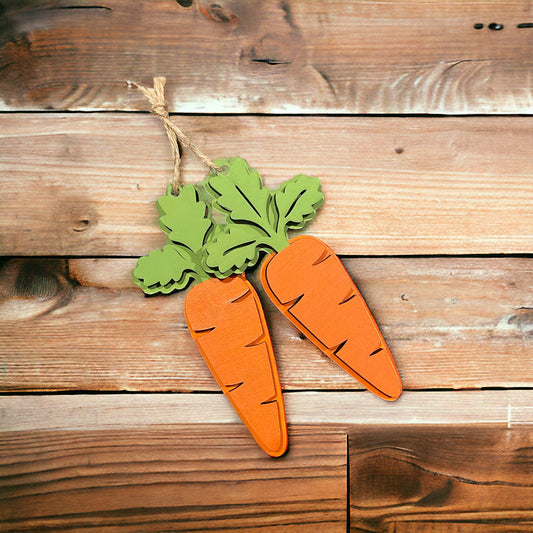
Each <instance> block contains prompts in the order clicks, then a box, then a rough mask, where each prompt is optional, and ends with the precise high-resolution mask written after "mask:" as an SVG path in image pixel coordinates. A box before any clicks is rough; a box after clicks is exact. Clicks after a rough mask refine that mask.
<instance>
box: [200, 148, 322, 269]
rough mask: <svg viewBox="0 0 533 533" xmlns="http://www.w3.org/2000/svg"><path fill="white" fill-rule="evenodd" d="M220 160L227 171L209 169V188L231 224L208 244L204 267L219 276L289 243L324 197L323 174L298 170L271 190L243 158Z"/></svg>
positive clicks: (217, 206)
mask: <svg viewBox="0 0 533 533" xmlns="http://www.w3.org/2000/svg"><path fill="white" fill-rule="evenodd" d="M215 164H216V165H217V166H218V167H222V168H223V169H224V171H223V172H222V173H218V174H213V173H210V174H209V175H208V176H207V178H206V180H205V183H204V187H205V189H206V190H207V192H208V193H209V194H210V195H211V196H213V198H214V201H213V207H214V208H215V209H218V210H219V211H221V212H223V213H225V214H226V226H225V227H224V229H221V230H220V232H217V235H215V236H213V238H212V239H211V240H210V242H209V243H208V244H207V245H206V246H205V248H204V253H205V256H204V265H205V269H206V270H207V271H209V272H212V273H213V274H214V275H216V276H217V277H219V278H225V277H227V276H228V275H230V274H232V273H235V274H240V273H242V272H244V271H245V270H246V269H247V268H248V267H251V266H254V265H255V264H256V263H257V261H258V260H259V258H260V256H261V253H262V252H272V251H277V252H279V251H280V250H282V249H283V248H285V247H286V246H288V245H289V241H288V237H287V231H288V230H297V229H302V228H303V227H304V226H305V224H306V223H307V222H309V221H310V220H311V219H312V218H313V217H314V216H315V214H316V211H317V209H318V208H319V207H320V206H321V205H322V203H323V201H324V194H323V193H322V190H321V186H320V181H319V180H318V178H313V177H310V176H306V175H304V174H298V175H297V176H295V177H294V178H292V179H290V180H288V181H285V182H284V183H282V184H281V186H280V187H279V189H276V190H271V189H269V188H268V187H265V186H264V185H263V182H262V180H261V176H260V175H259V173H258V172H257V171H256V170H255V169H251V168H250V167H249V166H248V163H247V162H246V161H245V160H244V159H242V158H240V157H234V158H227V159H218V160H217V161H215Z"/></svg>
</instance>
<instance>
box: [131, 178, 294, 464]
mask: <svg viewBox="0 0 533 533" xmlns="http://www.w3.org/2000/svg"><path fill="white" fill-rule="evenodd" d="M157 206H158V209H159V212H160V213H161V215H162V216H161V218H160V225H161V228H162V229H163V231H165V233H167V235H168V240H167V244H166V245H165V247H164V248H163V249H162V250H153V251H152V252H150V254H149V255H148V256H145V257H141V258H140V259H139V261H138V263H137V267H136V268H135V271H134V273H133V278H134V280H135V282H136V283H137V284H138V285H139V286H140V287H141V288H142V289H143V291H144V292H145V293H147V294H158V293H162V294H169V293H171V292H174V291H179V290H184V289H186V288H187V287H188V286H189V285H190V284H191V282H197V284H196V285H194V286H193V287H192V288H191V289H190V291H189V292H188V293H187V296H186V298H185V319H186V321H187V326H188V327H189V331H190V332H191V335H192V337H193V339H194V341H195V342H196V345H197V346H198V348H199V350H200V352H201V354H202V356H203V358H204V360H205V362H206V363H207V366H208V367H209V369H210V370H211V372H212V374H213V376H214V377H215V379H216V381H217V383H218V384H219V386H220V387H221V389H222V391H223V392H224V394H225V395H226V397H227V398H228V399H229V401H230V402H231V404H232V405H233V407H234V408H235V410H236V411H237V413H238V414H239V416H240V417H241V419H242V421H243V422H244V423H245V425H246V426H247V427H248V429H249V430H250V432H251V434H252V435H253V437H254V438H255V439H256V441H257V443H258V444H259V445H260V446H261V448H262V449H263V450H264V451H265V452H266V453H268V454H270V455H272V456H274V457H279V456H280V455H282V454H283V453H284V452H285V450H286V449H287V423H286V420H285V408H284V404H283V397H282V393H281V385H280V380H279V376H278V370H277V366H276V360H275V359H274V352H273V348H272V341H271V340H270V334H269V332H268V327H267V324H266V321H265V316H264V314H263V308H262V307H261V302H260V301H259V297H258V296H257V293H256V292H255V290H254V288H253V287H252V285H251V284H250V283H249V282H248V281H247V280H246V278H245V276H244V274H243V275H240V276H235V275H232V276H229V277H226V279H218V278H214V277H210V275H209V274H208V273H207V272H206V271H205V269H204V267H203V265H202V255H203V248H204V246H205V244H206V243H207V242H209V241H210V239H212V238H213V236H214V235H215V234H216V233H217V232H220V231H221V228H220V227H218V226H217V225H216V224H215V223H214V222H213V220H211V216H210V209H209V206H208V205H207V204H206V203H205V202H203V201H201V200H200V199H199V192H198V189H197V188H196V187H195V186H194V185H185V186H184V187H181V188H180V190H179V195H177V196H176V195H174V194H173V192H172V189H171V188H170V187H169V188H168V190H167V194H166V195H165V196H161V197H160V198H159V199H158V201H157Z"/></svg>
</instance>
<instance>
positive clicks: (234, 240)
mask: <svg viewBox="0 0 533 533" xmlns="http://www.w3.org/2000/svg"><path fill="white" fill-rule="evenodd" d="M204 250H205V254H204V270H206V271H207V272H210V273H212V274H214V275H216V276H217V277H219V278H225V277H227V276H229V275H230V274H240V273H241V272H244V271H245V270H246V269H247V268H248V267H250V266H253V265H255V264H256V263H257V261H258V260H259V256H260V254H261V252H262V251H263V250H268V246H266V245H265V235H264V233H263V232H262V231H261V230H260V229H259V228H258V227H257V226H254V225H251V224H228V225H227V226H225V227H224V230H223V231H222V232H220V233H219V234H218V235H216V236H215V237H214V238H213V239H212V240H210V242H208V243H207V244H206V246H205V247H204Z"/></svg>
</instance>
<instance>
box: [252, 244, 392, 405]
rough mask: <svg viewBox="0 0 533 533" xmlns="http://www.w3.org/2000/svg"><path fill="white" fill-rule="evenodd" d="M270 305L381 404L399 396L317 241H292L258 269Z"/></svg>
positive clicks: (375, 336) (369, 325)
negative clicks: (380, 399) (376, 397)
mask: <svg viewBox="0 0 533 533" xmlns="http://www.w3.org/2000/svg"><path fill="white" fill-rule="evenodd" d="M260 276H261V282H262V284H263V287H264V289H265V291H266V293H267V295H268V296H269V298H270V299H271V300H272V302H273V303H274V305H275V306H276V307H277V308H278V309H279V310H280V311H281V312H282V313H283V314H284V315H285V316H286V317H287V318H288V319H289V320H290V321H291V322H292V323H293V324H294V325H295V326H296V327H297V328H298V329H299V330H300V331H302V333H304V334H305V335H306V337H307V338H309V340H311V341H312V342H313V343H314V344H315V345H316V346H317V347H318V348H319V349H320V350H321V351H322V352H324V353H325V354H326V355H328V356H329V357H330V358H331V359H333V360H334V361H335V362H336V363H337V364H338V365H340V366H341V367H342V368H343V369H344V370H346V372H348V373H349V374H351V375H352V376H353V377H354V378H356V379H357V380H359V381H360V382H361V383H363V384H364V385H365V386H366V387H367V388H368V389H369V390H371V391H372V392H374V393H375V394H376V395H378V396H380V397H381V398H384V399H386V400H395V399H396V398H398V397H399V396H400V394H401V392H402V384H401V380H400V376H399V374H398V370H397V369H396V365H395V364H394V360H393V358H392V355H391V353H390V350H389V348H388V347H387V345H386V344H385V340H384V339H383V336H382V335H381V333H380V331H379V328H378V326H377V324H376V321H375V320H374V318H373V316H372V314H371V313H370V311H369V310H368V307H367V305H366V303H365V301H364V300H363V298H362V296H361V294H360V293H359V291H358V290H357V287H356V286H355V284H354V282H353V281H352V279H351V278H350V275H349V274H348V272H346V270H345V268H344V266H343V264H342V263H341V261H340V259H339V258H338V257H337V256H336V255H335V254H334V253H333V251H332V250H331V249H330V248H329V247H328V246H327V245H326V244H325V243H324V242H322V241H320V240H319V239H317V238H315V237H311V236H309V235H302V236H299V237H294V238H292V239H290V240H289V246H287V247H286V248H283V249H282V250H281V251H280V252H278V253H272V254H270V255H269V256H268V257H267V258H266V259H265V261H264V262H263V264H262V266H261V271H260Z"/></svg>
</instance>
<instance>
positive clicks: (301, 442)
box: [0, 425, 347, 532]
mask: <svg viewBox="0 0 533 533" xmlns="http://www.w3.org/2000/svg"><path fill="white" fill-rule="evenodd" d="M0 465H1V470H0V472H1V473H0V497H1V499H2V502H3V503H2V506H0V529H1V530H2V531H48V530H53V531H59V530H61V531H105V532H107V531H235V530H239V531H257V530H258V529H260V530H261V531H276V532H277V531H281V532H296V531H306V530H309V529H308V528H315V527H319V528H321V529H323V530H324V531H328V532H329V531H331V532H344V531H346V501H347V500H346V487H347V483H346V436H345V434H342V433H338V432H332V431H328V430H325V431H324V430H323V429H320V428H314V429H306V428H302V429H295V430H293V431H291V445H290V449H289V451H288V453H287V454H286V455H285V456H284V457H282V458H280V459H276V460H272V458H269V457H268V456H266V455H265V454H263V452H262V451H261V450H260V449H259V448H258V447H257V446H256V445H255V443H254V442H253V441H252V439H251V438H250V437H249V435H247V433H246V430H244V429H242V428H241V427H234V426H217V425H211V426H205V427H193V428H191V427H180V426H166V427H161V428H152V429H150V430H146V428H142V429H141V428H130V429H128V430H120V431H113V430H107V431H29V432H10V433H0Z"/></svg>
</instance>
